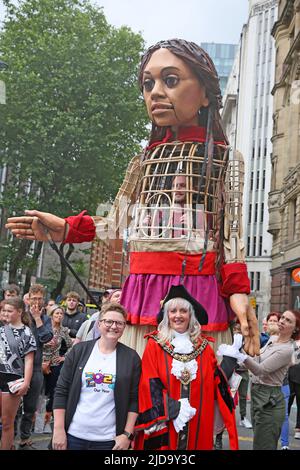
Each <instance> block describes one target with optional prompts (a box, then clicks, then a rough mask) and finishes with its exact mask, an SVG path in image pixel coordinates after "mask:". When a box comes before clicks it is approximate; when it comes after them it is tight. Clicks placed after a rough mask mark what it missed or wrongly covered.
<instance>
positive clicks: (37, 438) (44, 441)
mask: <svg viewBox="0 0 300 470" xmlns="http://www.w3.org/2000/svg"><path fill="white" fill-rule="evenodd" d="M247 418H248V419H249V420H250V401H248V402H247ZM236 421H237V426H238V435H239V445H240V450H252V441H253V432H252V429H246V428H244V427H242V426H239V421H240V415H239V408H238V407H237V410H236ZM295 422H296V405H295V404H294V405H293V406H292V411H291V415H290V445H289V447H290V449H291V450H300V440H297V439H294V429H295ZM49 441H50V435H49V434H33V442H34V446H35V447H36V448H37V449H39V450H47V447H48V444H49ZM278 449H280V445H279V446H278ZM223 450H229V443H228V435H227V432H226V431H225V432H224V435H223Z"/></svg>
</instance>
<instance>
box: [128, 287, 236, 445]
mask: <svg viewBox="0 0 300 470" xmlns="http://www.w3.org/2000/svg"><path fill="white" fill-rule="evenodd" d="M207 321H208V316H207V312H206V310H205V308H204V307H203V306H202V305H201V304H200V303H199V302H198V301H197V300H196V299H194V298H193V297H192V296H191V295H190V293H189V292H188V291H187V290H186V289H185V287H184V286H182V285H178V286H172V287H171V289H170V291H169V292H168V294H167V296H166V298H165V299H164V301H163V305H162V308H161V311H160V312H159V314H158V317H157V322H158V327H157V330H156V331H153V332H152V333H149V335H148V343H147V346H146V349H145V351H144V355H143V358H142V375H141V380H140V385H139V417H138V421H137V424H136V427H135V431H136V442H135V449H137V450H141V449H143V450H149V451H150V450H182V451H183V450H211V449H213V434H214V423H218V428H220V427H222V426H223V425H225V426H226V427H227V430H228V434H229V443H230V447H231V449H237V448H238V439H237V430H236V424H235V417H234V404H233V400H232V397H231V394H230V391H229V387H228V384H227V381H226V378H225V375H224V372H225V371H226V375H227V374H228V375H230V373H231V372H232V370H233V369H230V364H229V367H228V364H227V366H226V368H224V369H225V370H224V372H223V371H222V370H221V369H220V368H219V366H218V364H217V360H216V357H215V354H214V352H213V350H212V348H211V347H210V346H209V344H208V340H207V339H206V338H205V336H203V335H202V334H201V326H202V325H206V324H207ZM223 423H224V424H223Z"/></svg>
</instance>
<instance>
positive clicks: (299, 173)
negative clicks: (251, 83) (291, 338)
mask: <svg viewBox="0 0 300 470" xmlns="http://www.w3.org/2000/svg"><path fill="white" fill-rule="evenodd" d="M272 35H273V37H274V39H275V45H276V72H275V85H274V87H273V90H272V94H273V96H274V107H273V110H274V111H273V137H272V142H273V155H272V179H271V191H270V193H269V213H270V218H269V232H270V233H271V234H272V235H273V249H272V271H271V274H272V288H271V296H272V299H271V308H272V309H273V310H279V311H281V312H282V311H284V310H285V309H287V308H299V307H300V302H299V299H300V283H297V282H295V281H293V279H292V276H291V273H292V271H293V269H295V268H298V267H300V0H280V1H279V15H278V21H277V22H276V23H275V25H274V27H273V30H272Z"/></svg>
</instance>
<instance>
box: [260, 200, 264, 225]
mask: <svg viewBox="0 0 300 470" xmlns="http://www.w3.org/2000/svg"><path fill="white" fill-rule="evenodd" d="M264 210H265V204H264V203H262V205H261V212H260V222H261V223H262V222H263V221H264Z"/></svg>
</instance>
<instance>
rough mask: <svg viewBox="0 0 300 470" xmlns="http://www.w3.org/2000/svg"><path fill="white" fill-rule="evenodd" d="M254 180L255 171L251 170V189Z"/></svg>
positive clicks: (251, 188)
mask: <svg viewBox="0 0 300 470" xmlns="http://www.w3.org/2000/svg"><path fill="white" fill-rule="evenodd" d="M253 180H254V173H253V171H251V180H250V190H251V191H253Z"/></svg>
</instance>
